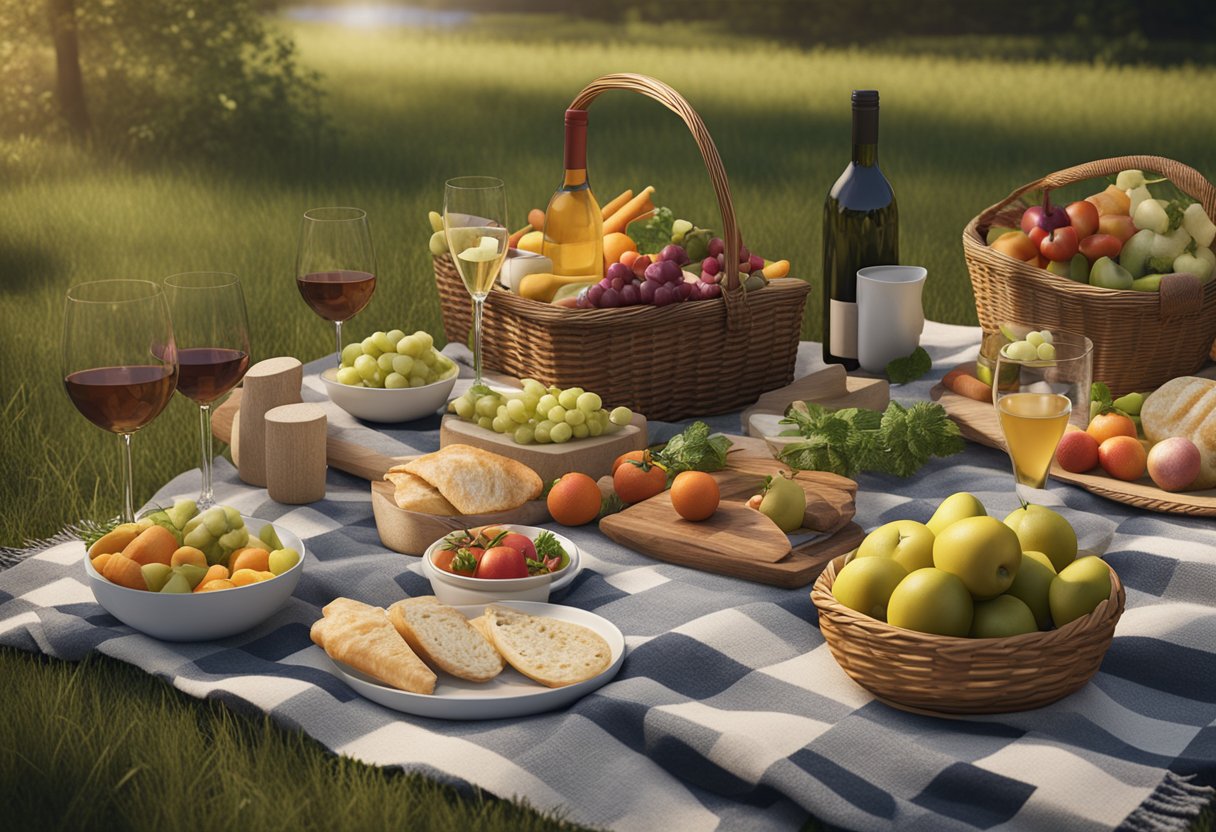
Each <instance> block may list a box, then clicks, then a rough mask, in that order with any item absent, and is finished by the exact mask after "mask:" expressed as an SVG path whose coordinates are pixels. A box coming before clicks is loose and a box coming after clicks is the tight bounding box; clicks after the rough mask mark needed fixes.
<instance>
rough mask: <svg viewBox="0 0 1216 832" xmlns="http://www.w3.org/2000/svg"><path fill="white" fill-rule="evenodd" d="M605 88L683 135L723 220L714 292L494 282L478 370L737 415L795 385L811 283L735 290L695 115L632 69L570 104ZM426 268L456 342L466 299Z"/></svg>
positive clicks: (711, 158) (725, 198)
mask: <svg viewBox="0 0 1216 832" xmlns="http://www.w3.org/2000/svg"><path fill="white" fill-rule="evenodd" d="M609 90H628V91H631V92H636V93H640V94H642V95H645V96H648V97H650V98H653V99H654V100H656V101H658V102H660V103H661V104H663V105H664V106H666V107H667V108H668V109H669V110H671V111H672V112H674V113H676V115H678V116H680V118H681V119H682V120H683V121H684V123H685V124H686V125H687V126H688V129H689V130H690V131H691V132H692V135H693V139H694V140H695V141H696V143H697V147H698V149H699V150H700V151H701V158H702V160H703V161H704V162H705V167H706V170H707V171H708V172H709V178H710V181H711V182H712V184H713V187H714V192H715V194H716V195H717V198H718V210H719V212H720V213H721V216H722V235H721V236H722V239H723V241H724V242H725V243H726V272H725V273H726V280H725V282H724V283H723V293H722V297H721V298H718V299H715V300H700V301H694V302H690V303H681V304H672V305H670V306H664V307H656V306H629V307H623V308H617V309H565V308H562V307H558V306H553V305H551V304H547V303H541V302H539V301H534V300H529V299H527V298H523V297H520V296H518V295H514V294H511V293H510V292H507V291H504V290H502V289H500V288H496V289H495V291H492V292H491V293H490V295H489V296H488V297H487V298H486V303H485V309H484V313H483V319H482V324H483V329H482V332H483V333H484V336H483V339H482V350H483V352H482V362H483V365H484V366H485V367H487V368H489V369H493V370H498V371H500V372H504V373H508V374H510V375H513V376H518V377H521V378H535V379H538V380H540V381H541V382H544V383H545V384H552V385H557V386H559V387H570V386H575V385H577V386H581V387H585V388H586V389H588V390H594V391H595V392H596V393H598V394H600V396H602V397H603V399H604V401H605V402H608V403H611V404H612V405H626V406H628V407H630V408H632V409H634V410H636V411H638V412H641V413H643V414H645V415H646V416H647V417H648V418H650V419H660V420H677V419H683V418H686V417H690V416H708V415H711V414H714V413H727V412H729V411H732V410H737V409H739V408H740V407H743V406H744V405H746V404H750V403H751V402H753V401H755V400H756V399H757V398H759V396H760V394H761V393H764V392H766V391H768V390H773V389H776V388H778V387H782V386H784V385H786V384H788V383H789V382H791V381H793V378H794V361H795V359H796V358H797V354H798V340H799V336H800V333H801V330H802V315H803V307H804V306H805V304H806V296H807V293H808V292H809V291H810V285H809V284H807V283H806V282H805V281H803V280H798V279H795V278H778V279H776V280H773V281H771V282H770V283H769V285H768V286H766V287H764V288H763V289H757V290H754V291H751V292H745V291H744V290H743V288H742V286H741V284H740V281H739V270H738V265H737V261H738V253H739V245H740V237H739V230H738V224H737V221H736V219H735V209H734V204H733V202H732V201H731V194H730V185H729V183H728V182H727V179H726V171H725V170H724V169H723V167H722V160H721V158H720V157H719V156H718V149H717V147H716V146H715V145H714V141H713V139H712V138H710V135H709V132H708V131H707V130H706V129H705V124H704V122H702V121H701V117H700V116H699V115H697V113H696V111H694V110H693V109H692V107H691V106H690V105H689V103H688V102H687V101H685V100H684V98H683V97H682V96H681V95H680V94H679V93H677V92H676V91H675V90H673V89H672V88H671V87H669V86H667V85H666V84H664V83H663V82H662V81H658V80H656V79H654V78H649V77H647V76H644V75H635V74H632V73H621V74H616V75H605V76H603V77H602V78H598V79H596V80H595V81H593V82H592V83H590V84H589V85H588V86H587V87H585V88H584V89H583V91H582V92H580V93H579V94H578V95H577V96H575V98H574V101H573V102H571V104H570V107H571V108H572V109H583V108H586V107H587V106H588V105H589V104H590V103H591V102H592V101H594V100H595V99H596V98H597V97H599V96H600V95H601V94H602V93H604V92H607V91H609ZM434 266H435V279H436V282H437V283H438V287H439V301H440V305H441V308H442V312H443V326H444V330H445V332H446V334H447V337H448V340H451V341H461V342H463V341H465V339H466V338H467V333H468V332H469V330H470V328H471V327H472V325H473V313H472V302H471V300H470V299H469V295H468V292H467V291H466V290H465V288H464V284H463V283H462V282H461V280H460V275H459V274H458V273H457V271H456V267H455V266H454V265H453V263H452V258H451V255H448V254H444V255H441V256H439V257H436V258H434Z"/></svg>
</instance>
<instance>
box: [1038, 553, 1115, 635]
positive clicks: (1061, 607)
mask: <svg viewBox="0 0 1216 832" xmlns="http://www.w3.org/2000/svg"><path fill="white" fill-rule="evenodd" d="M1109 597H1110V569H1109V568H1108V567H1107V565H1106V561H1104V560H1102V558H1099V557H1094V556H1093V555H1090V556H1089V557H1084V558H1078V559H1077V560H1075V561H1073V562H1072V563H1070V564H1069V565H1068V566H1066V567H1064V568H1063V569H1061V570H1060V574H1059V575H1056V577H1055V579H1054V580H1053V581H1052V582H1051V589H1050V591H1049V592H1048V593H1047V600H1048V603H1050V604H1051V620H1052V621H1054V622H1055V623H1056V626H1057V627H1063V626H1064V625H1065V624H1067V623H1068V622H1070V621H1074V620H1076V619H1078V618H1080V617H1081V616H1083V615H1089V614H1090V613H1091V612H1093V611H1094V607H1096V606H1098V604H1099V603H1101V602H1102V601H1105V600H1106V599H1107V598H1109Z"/></svg>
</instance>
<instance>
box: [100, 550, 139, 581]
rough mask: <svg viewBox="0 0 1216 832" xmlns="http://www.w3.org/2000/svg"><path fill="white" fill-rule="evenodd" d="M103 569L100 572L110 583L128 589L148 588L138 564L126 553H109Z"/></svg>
mask: <svg viewBox="0 0 1216 832" xmlns="http://www.w3.org/2000/svg"><path fill="white" fill-rule="evenodd" d="M105 567H106V568H105V571H104V572H102V573H101V575H102V577H103V578H105V579H106V580H107V581H109V582H110V583H112V584H118V585H119V586H125V587H127V588H128V589H143V590H146V589H147V588H148V585H147V583H145V582H144V574H143V572H141V571H140V569H139V567H140V564H139V563H138V562H137V561H134V560H132V559H131V558H129V557H127V556H126V555H111V556H110V558H109V559H108V560H107V561H106V564H105Z"/></svg>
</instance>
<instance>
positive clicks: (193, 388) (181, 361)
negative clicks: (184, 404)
mask: <svg viewBox="0 0 1216 832" xmlns="http://www.w3.org/2000/svg"><path fill="white" fill-rule="evenodd" d="M177 362H178V367H179V369H178V374H177V389H178V392H180V393H181V394H182V395H184V396H186V397H187V398H189V399H193V400H194V401H195V402H197V403H198V404H211V403H212V402H214V401H215V400H216V399H218V398H219V397H220V396H222V395H224V394H225V393H227V392H228V391H229V390H231V389H232V388H233V387H235V386H236V383H237V382H238V381H240V380H241V379H242V378H244V376H245V371H246V370H247V369H249V353H247V352H245V351H244V350H236V349H228V348H225V347H183V348H180V349H178V351H177Z"/></svg>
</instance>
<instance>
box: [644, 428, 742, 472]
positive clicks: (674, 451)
mask: <svg viewBox="0 0 1216 832" xmlns="http://www.w3.org/2000/svg"><path fill="white" fill-rule="evenodd" d="M730 446H731V441H730V440H729V439H727V438H726V437H725V436H722V435H721V434H719V435H717V436H710V435H709V425H707V424H705V423H704V422H693V423H692V424H691V425H689V426H688V427H687V428H685V429H684V432H683V433H681V434H678V435H677V436H673V437H672V438H671V439H670V440H669V441H668V443H667V445H666V446H665V447H664V448H663V450H661V451H659V452H658V453H656V454H654V455H653V456H654V460H655V461H656V462H658V463H659V464H661V465H662V466H663V467H664V468H666V469H667V473H668V476H672V477H674V476H675V475H676V474H678V473H680V472H681V471H721V470H722V469H723V468H725V467H726V452H727V451H728V450H729V449H730Z"/></svg>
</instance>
